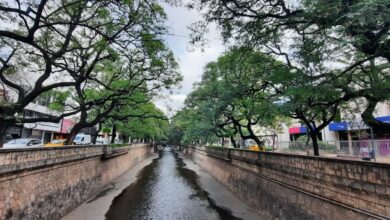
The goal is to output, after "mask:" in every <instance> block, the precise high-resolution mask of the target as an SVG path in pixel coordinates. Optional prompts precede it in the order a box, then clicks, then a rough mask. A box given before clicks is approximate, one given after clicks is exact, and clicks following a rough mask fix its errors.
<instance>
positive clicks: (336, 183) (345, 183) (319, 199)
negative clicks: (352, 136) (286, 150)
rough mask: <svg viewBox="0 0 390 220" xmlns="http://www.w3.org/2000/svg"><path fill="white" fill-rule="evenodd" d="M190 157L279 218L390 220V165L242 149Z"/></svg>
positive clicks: (201, 152) (198, 152) (208, 151)
mask: <svg viewBox="0 0 390 220" xmlns="http://www.w3.org/2000/svg"><path fill="white" fill-rule="evenodd" d="M185 151H186V152H185V153H186V154H187V155H189V156H191V157H192V159H193V160H194V161H195V162H196V163H197V164H199V165H200V166H202V167H203V168H205V169H206V170H207V171H208V172H209V173H210V174H211V175H213V176H214V177H215V178H216V179H217V180H218V181H220V182H221V183H222V184H224V185H225V186H227V187H228V188H229V189H231V190H232V191H233V192H235V193H236V194H237V195H238V196H240V197H242V198H243V199H244V200H246V201H248V203H249V204H250V205H252V206H253V207H254V208H257V209H258V210H259V212H264V211H265V212H267V213H268V214H270V215H271V216H274V217H275V218H279V219H389V218H390V164H381V163H373V162H364V161H350V160H343V159H333V158H321V157H312V156H303V155H292V154H283V153H272V152H253V151H246V150H237V149H229V150H226V149H223V150H221V149H220V150H217V149H206V150H202V149H194V148H188V149H186V150H185Z"/></svg>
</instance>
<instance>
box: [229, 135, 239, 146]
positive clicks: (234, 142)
mask: <svg viewBox="0 0 390 220" xmlns="http://www.w3.org/2000/svg"><path fill="white" fill-rule="evenodd" d="M230 141H231V142H232V144H233V147H234V148H238V146H237V142H236V140H234V137H233V136H231V137H230Z"/></svg>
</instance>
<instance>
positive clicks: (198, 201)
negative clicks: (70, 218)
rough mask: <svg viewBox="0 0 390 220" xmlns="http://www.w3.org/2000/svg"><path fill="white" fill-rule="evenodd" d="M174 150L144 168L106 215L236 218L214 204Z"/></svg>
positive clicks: (111, 218)
mask: <svg viewBox="0 0 390 220" xmlns="http://www.w3.org/2000/svg"><path fill="white" fill-rule="evenodd" d="M183 166H184V164H183V162H182V160H181V159H180V158H178V157H177V155H176V153H174V152H173V151H172V150H171V149H169V148H166V149H164V150H163V151H162V152H161V153H160V157H159V158H158V159H155V160H154V161H153V163H152V164H150V165H149V166H147V167H145V168H144V169H143V170H142V171H141V173H140V176H139V179H138V181H137V182H136V183H134V184H132V185H130V186H129V187H127V188H126V189H125V190H124V191H123V192H122V193H121V194H120V195H119V196H118V197H116V198H115V199H114V201H113V203H112V205H111V207H110V210H109V211H108V213H107V214H106V218H107V219H109V220H120V219H169V220H171V219H194V220H195V219H196V220H198V219H201V220H203V219H224V220H225V219H227V220H229V219H237V218H235V217H234V216H232V215H231V214H230V213H229V212H228V211H227V210H224V209H222V208H220V207H217V206H215V205H213V203H212V202H211V200H210V199H209V198H208V196H207V193H205V192H204V191H203V190H202V189H201V188H200V187H199V186H198V184H197V176H196V174H195V173H194V172H193V171H191V170H188V169H186V168H184V167H183Z"/></svg>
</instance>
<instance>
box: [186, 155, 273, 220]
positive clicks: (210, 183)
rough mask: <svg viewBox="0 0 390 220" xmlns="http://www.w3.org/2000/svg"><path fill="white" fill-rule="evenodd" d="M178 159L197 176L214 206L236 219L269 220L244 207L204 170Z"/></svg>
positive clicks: (239, 200) (240, 201) (189, 161)
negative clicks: (227, 211) (226, 211)
mask: <svg viewBox="0 0 390 220" xmlns="http://www.w3.org/2000/svg"><path fill="white" fill-rule="evenodd" d="M179 155H180V154H179ZM180 157H181V158H183V161H184V163H185V164H186V168H188V169H190V170H193V171H194V172H195V173H196V174H197V175H198V176H199V184H200V185H201V188H202V189H203V190H205V191H206V192H207V193H208V194H209V198H210V199H211V200H212V201H213V203H215V205H217V206H219V207H221V208H224V209H227V210H230V211H231V212H232V214H233V215H234V216H235V217H237V218H241V219H245V220H252V219H253V220H260V219H270V218H269V217H268V216H267V215H266V214H264V215H263V216H260V215H259V214H258V213H257V212H256V211H255V210H253V209H252V208H250V207H249V206H248V205H246V204H245V203H244V202H243V201H242V200H241V199H240V198H237V197H236V196H235V195H234V194H233V193H232V192H231V191H230V190H229V189H227V188H226V187H225V186H223V185H222V184H221V183H219V182H218V181H217V180H216V179H215V178H214V177H212V176H211V175H210V174H208V173H206V171H205V170H204V169H202V168H201V167H199V166H198V165H197V164H195V163H194V162H193V161H192V160H190V159H187V158H186V157H183V156H182V155H180Z"/></svg>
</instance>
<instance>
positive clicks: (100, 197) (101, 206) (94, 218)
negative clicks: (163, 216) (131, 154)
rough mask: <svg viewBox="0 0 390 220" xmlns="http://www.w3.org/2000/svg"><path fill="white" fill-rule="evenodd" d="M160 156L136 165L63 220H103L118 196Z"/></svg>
mask: <svg viewBox="0 0 390 220" xmlns="http://www.w3.org/2000/svg"><path fill="white" fill-rule="evenodd" d="M154 158H158V155H155V156H152V157H149V158H148V159H146V160H144V161H142V162H141V163H140V164H138V165H136V166H135V167H133V168H132V169H130V170H129V171H127V172H126V173H124V174H123V175H122V176H120V177H119V178H118V179H117V180H116V181H115V182H113V183H112V184H111V185H109V186H107V187H106V188H104V189H103V190H102V191H101V192H100V193H98V194H97V195H95V196H94V197H93V198H91V199H89V200H88V201H87V202H85V203H83V204H82V205H81V206H79V207H77V208H76V209H75V210H73V211H72V212H70V213H69V214H67V215H66V216H64V217H63V218H62V220H103V219H105V214H106V213H107V212H108V210H109V208H110V205H111V202H112V200H114V198H115V197H116V196H118V195H119V194H120V193H121V192H122V191H123V190H124V189H125V188H126V187H128V186H129V185H131V184H132V183H134V182H135V181H137V175H138V173H139V172H140V171H141V170H142V168H144V167H145V166H147V165H149V164H151V163H152V161H153V159H154Z"/></svg>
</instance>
